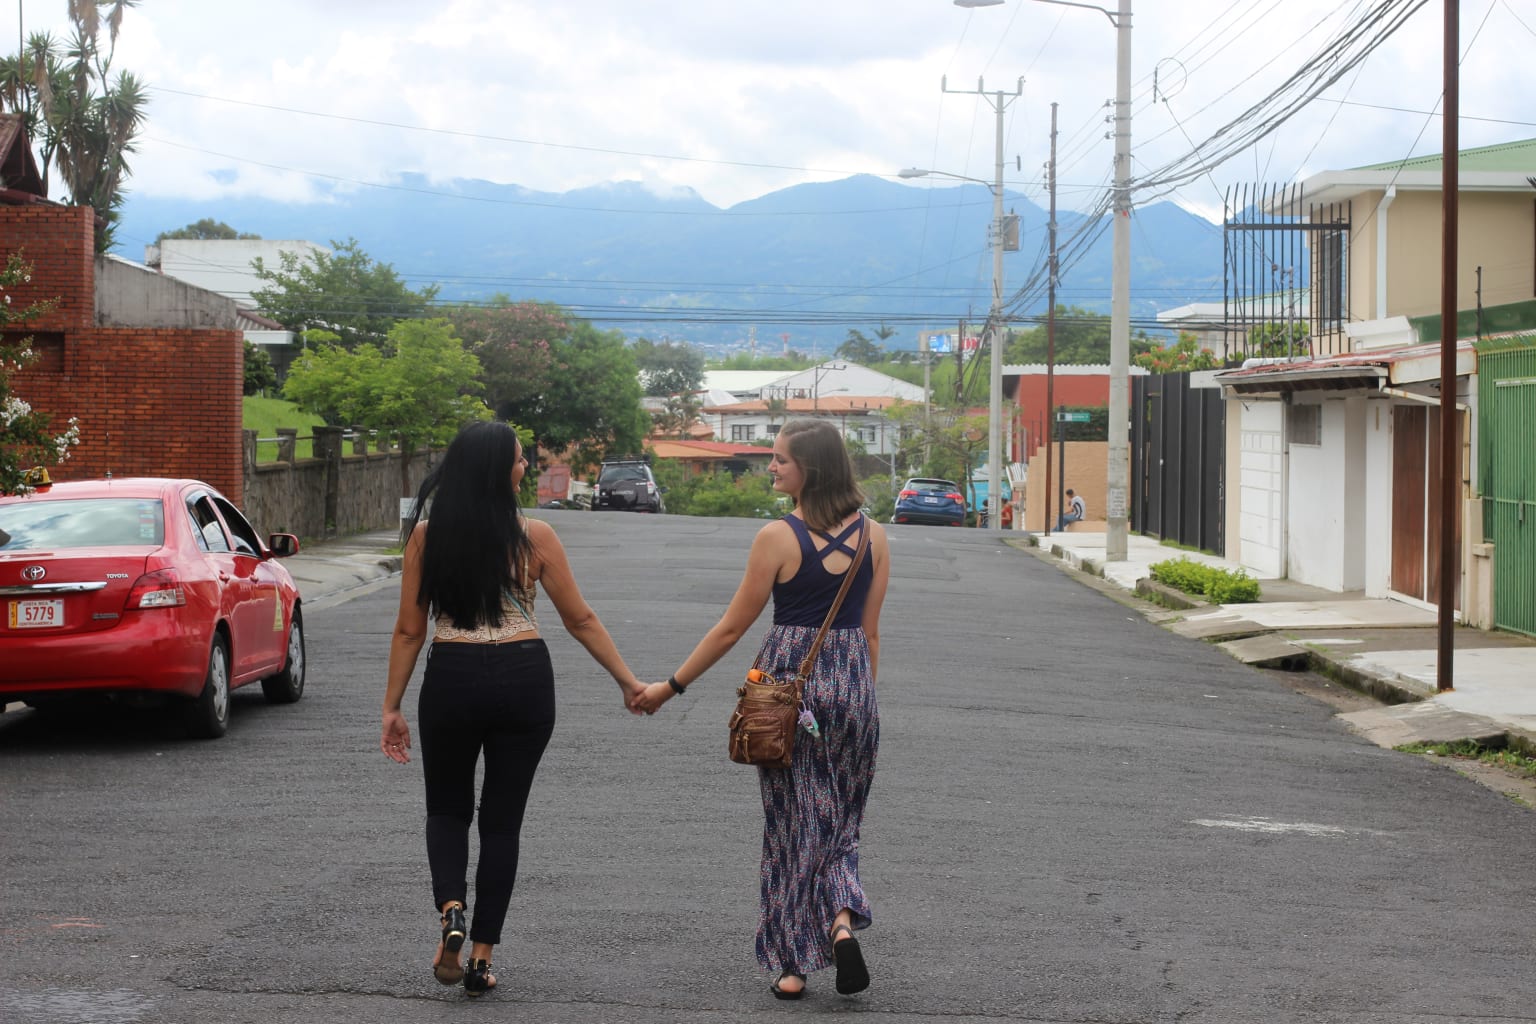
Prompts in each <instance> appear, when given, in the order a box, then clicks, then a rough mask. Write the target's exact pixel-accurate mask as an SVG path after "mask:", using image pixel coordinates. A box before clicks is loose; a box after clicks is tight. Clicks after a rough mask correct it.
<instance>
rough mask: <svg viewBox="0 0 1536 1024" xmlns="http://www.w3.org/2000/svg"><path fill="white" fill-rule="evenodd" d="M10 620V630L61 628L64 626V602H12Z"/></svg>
mask: <svg viewBox="0 0 1536 1024" xmlns="http://www.w3.org/2000/svg"><path fill="white" fill-rule="evenodd" d="M10 620H11V628H12V629H37V628H39V627H44V626H62V625H64V602H63V601H62V600H54V601H12V602H11V615H10Z"/></svg>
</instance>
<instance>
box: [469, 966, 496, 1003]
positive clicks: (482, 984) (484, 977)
mask: <svg viewBox="0 0 1536 1024" xmlns="http://www.w3.org/2000/svg"><path fill="white" fill-rule="evenodd" d="M495 987H496V975H494V974H492V973H491V962H490V961H489V960H471V961H470V962H469V964H468V966H466V967H465V968H464V994H465V995H468V996H482V995H485V993H487V992H489V991H490V990H491V989H493V988H495Z"/></svg>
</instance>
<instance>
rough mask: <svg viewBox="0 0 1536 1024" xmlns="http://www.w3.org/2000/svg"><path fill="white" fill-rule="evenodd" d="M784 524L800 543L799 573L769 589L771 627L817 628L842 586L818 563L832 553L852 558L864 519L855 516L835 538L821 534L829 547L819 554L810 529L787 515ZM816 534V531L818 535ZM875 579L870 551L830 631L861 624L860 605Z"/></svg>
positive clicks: (835, 575) (840, 576)
mask: <svg viewBox="0 0 1536 1024" xmlns="http://www.w3.org/2000/svg"><path fill="white" fill-rule="evenodd" d="M784 520H785V521H786V522H787V523H789V527H790V529H792V530H794V531H795V538H796V539H797V540H798V541H799V542H800V570H799V571H798V572H796V573H795V574H794V576H792V577H790V578H789V579H788V580H785V581H784V582H783V583H777V582H776V583H774V585H773V624H774V625H775V626H820V625H821V622H822V620H823V619H825V618H826V617H827V609H828V608H831V607H832V600H833V598H835V597H837V591H838V588H839V587H841V586H842V585H843V573H834V572H828V571H827V568H826V566H824V565H822V561H823V560H824V559H825V558H826V556H827V555H829V554H830V553H832V552H833V551H841V552H842V553H843V554H845V555H847V556H848V557H849V558H852V557H853V556H854V554H855V553H856V552H857V551H858V550H859V530H860V528H861V527H863V526H864V525H865V517H864V516H859V518H858V519H855V520H854V521H853V522H852V523H851V524H850V525H849V526H848V528H847V529H845V530H843V532H842V533H840V534H838V535H837V536H836V537H834V536H832V535H831V534H829V533H822V536H823V537H825V538H826V539H827V540H828V541H830V543H829V544H827V546H826V547H824V548H822V549H821V550H820V551H818V550H816V545H815V544H814V543H812V541H811V530H810V527H808V526H806V525H805V521H804V520H802V519H801V518H800V517H799V516H794V515H788V516H785V517H784ZM818 532H820V531H818ZM874 578H875V557H874V552H873V551H866V552H864V561H863V562H862V563H861V564H860V565H859V574H858V575H857V576H855V577H854V578H853V582H852V583H851V584H849V586H848V593H847V595H846V596H845V597H844V598H843V606H842V607H841V608H839V609H838V610H837V618H836V619H834V620H833V622H832V628H833V629H851V628H852V627H854V626H858V625H862V624H863V622H864V601H865V599H866V598H868V597H869V587H870V584H871V582H873V581H874Z"/></svg>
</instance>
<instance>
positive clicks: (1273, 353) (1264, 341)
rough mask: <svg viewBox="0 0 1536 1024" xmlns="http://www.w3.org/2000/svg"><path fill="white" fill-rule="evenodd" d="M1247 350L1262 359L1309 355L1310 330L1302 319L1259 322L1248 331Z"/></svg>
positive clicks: (1310, 345) (1310, 350)
mask: <svg viewBox="0 0 1536 1024" xmlns="http://www.w3.org/2000/svg"><path fill="white" fill-rule="evenodd" d="M1248 350H1249V352H1250V353H1251V354H1252V355H1254V356H1257V357H1259V358H1263V359H1283V358H1289V357H1291V356H1305V355H1310V354H1311V352H1312V331H1311V329H1310V328H1309V327H1308V326H1307V324H1306V322H1305V321H1303V320H1291V321H1289V322H1281V321H1273V322H1271V323H1267V324H1259V325H1258V326H1257V327H1255V328H1254V329H1253V330H1251V331H1249V332H1248Z"/></svg>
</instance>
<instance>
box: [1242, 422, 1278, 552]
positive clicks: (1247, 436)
mask: <svg viewBox="0 0 1536 1024" xmlns="http://www.w3.org/2000/svg"><path fill="white" fill-rule="evenodd" d="M1284 410H1285V407H1284V406H1283V405H1281V404H1280V403H1279V402H1248V403H1245V404H1244V405H1243V406H1242V417H1243V419H1242V427H1241V431H1240V434H1241V438H1242V440H1241V445H1242V451H1241V454H1240V455H1239V457H1238V502H1239V504H1238V508H1240V509H1241V510H1242V512H1241V515H1240V517H1239V522H1238V536H1239V540H1240V548H1239V550H1240V551H1241V552H1242V563H1243V565H1244V567H1246V568H1247V569H1248V570H1249V571H1250V572H1252V573H1253V574H1254V575H1255V576H1262V577H1268V578H1278V577H1280V576H1283V575H1285V449H1284V446H1283V445H1282V443H1281V439H1282V432H1283V428H1284V425H1285V421H1284V419H1283V416H1284Z"/></svg>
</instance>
